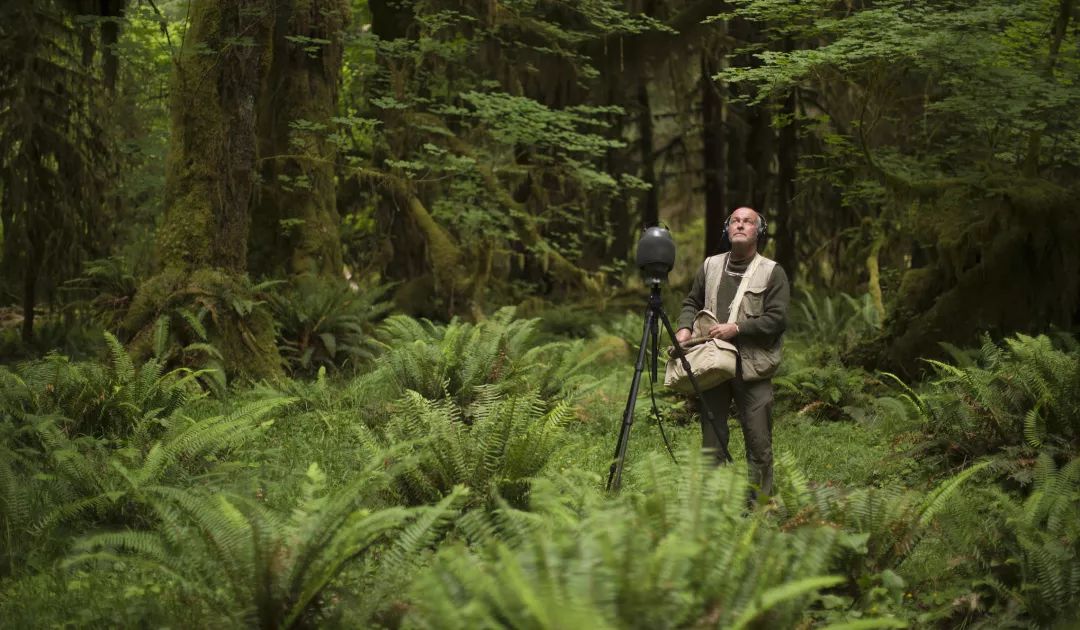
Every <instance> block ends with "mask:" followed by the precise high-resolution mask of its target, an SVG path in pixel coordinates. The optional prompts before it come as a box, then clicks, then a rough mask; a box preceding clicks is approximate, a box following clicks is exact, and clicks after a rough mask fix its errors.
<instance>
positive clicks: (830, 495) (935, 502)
mask: <svg viewBox="0 0 1080 630" xmlns="http://www.w3.org/2000/svg"><path fill="white" fill-rule="evenodd" d="M779 460H780V462H781V464H782V466H781V467H782V470H783V474H782V475H780V476H779V477H780V479H781V480H782V481H781V483H780V484H779V486H778V489H779V491H778V493H777V494H778V496H779V497H780V505H781V507H782V510H783V513H784V514H786V516H787V518H786V520H785V521H784V523H783V525H782V528H783V529H785V530H791V529H795V528H799V527H803V526H805V525H806V524H807V523H820V524H829V525H831V526H833V527H836V528H837V529H839V530H841V531H843V532H844V533H845V534H846V536H845V538H844V542H845V544H846V547H845V549H846V551H845V554H844V557H843V560H842V565H843V566H844V567H845V570H846V572H847V574H848V575H849V577H850V578H851V579H852V582H853V584H856V585H858V586H859V587H860V588H863V589H866V588H867V587H868V586H869V585H870V584H872V580H873V576H875V575H876V574H879V573H880V572H882V571H884V570H894V569H896V568H898V567H899V566H900V564H901V563H902V562H903V561H904V560H905V559H906V558H907V557H908V556H909V554H910V553H911V552H912V550H913V549H914V547H915V545H917V544H918V543H919V541H920V540H921V539H922V538H923V537H925V536H926V535H927V534H929V533H930V532H931V531H932V525H933V524H934V522H935V519H936V518H937V517H938V515H939V514H940V513H941V512H942V511H943V510H944V509H946V508H947V507H948V505H949V503H950V501H952V500H953V499H954V496H955V495H956V493H957V491H958V490H959V489H960V488H961V486H962V485H963V484H964V483H965V482H966V481H967V480H968V479H970V478H971V477H973V476H974V475H976V474H978V473H979V472H980V471H981V470H983V469H984V468H986V467H987V466H988V465H989V462H983V463H981V464H978V465H975V466H972V467H971V468H968V469H966V470H964V471H963V472H961V473H959V474H958V475H956V476H954V477H952V478H949V479H947V480H945V481H943V482H941V483H940V484H939V485H938V486H937V487H936V488H934V489H932V490H931V491H930V492H928V493H927V494H926V495H924V496H920V495H919V494H917V493H914V492H910V491H902V490H899V489H898V488H895V487H885V488H859V489H857V490H853V491H851V492H845V491H843V490H841V489H839V488H837V487H835V486H823V487H814V486H812V485H811V484H810V483H809V482H808V481H807V479H806V477H805V476H804V475H803V474H802V473H801V472H799V470H798V468H797V467H796V466H795V465H794V463H793V460H792V459H791V458H790V457H788V456H781V457H780V458H779Z"/></svg>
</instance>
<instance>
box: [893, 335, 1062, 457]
mask: <svg viewBox="0 0 1080 630" xmlns="http://www.w3.org/2000/svg"><path fill="white" fill-rule="evenodd" d="M928 363H929V364H930V365H931V366H932V367H933V369H934V371H935V372H936V377H935V379H934V380H933V381H931V382H930V383H929V384H928V385H927V387H926V388H925V392H924V393H922V394H920V393H917V392H915V391H914V390H912V389H911V388H908V387H907V386H906V385H903V383H900V387H901V389H902V390H903V394H902V395H903V397H904V398H905V400H907V401H908V403H909V404H910V405H911V406H912V408H913V409H914V410H916V412H917V413H918V414H919V415H920V416H921V417H922V418H923V420H924V422H925V426H926V431H927V434H928V439H927V441H926V443H925V444H924V445H923V447H924V448H925V449H926V450H927V451H928V452H931V453H935V454H937V455H938V456H939V457H941V458H942V459H943V460H944V461H945V462H948V463H955V462H962V461H970V460H972V459H974V458H978V457H982V456H984V455H987V454H991V453H999V452H1002V451H1003V450H1005V449H1012V450H1015V449H1017V448H1028V449H1039V448H1044V449H1050V450H1054V451H1067V452H1075V451H1076V450H1077V448H1078V447H1080V352H1078V351H1077V350H1076V349H1075V348H1074V349H1072V350H1059V349H1057V348H1055V347H1054V346H1053V344H1052V343H1051V341H1050V339H1049V338H1048V337H1046V336H1042V335H1040V336H1038V337H1029V336H1026V335H1017V336H1016V337H1013V338H1011V339H1007V340H1006V341H1005V345H1004V347H1002V346H998V345H996V344H994V343H993V342H991V341H990V340H989V339H987V340H986V341H985V342H984V343H983V345H982V348H981V349H980V352H979V356H978V357H977V360H976V361H974V362H972V363H970V364H968V365H965V366H963V367H957V366H953V365H949V364H946V363H942V362H940V361H929V362H928ZM893 378H894V380H896V381H897V382H899V379H896V378H895V377H893Z"/></svg>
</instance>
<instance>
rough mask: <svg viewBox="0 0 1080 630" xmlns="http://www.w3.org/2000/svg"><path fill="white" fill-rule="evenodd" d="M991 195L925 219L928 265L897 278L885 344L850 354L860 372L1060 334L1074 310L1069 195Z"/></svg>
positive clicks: (970, 197) (1035, 189) (1078, 268)
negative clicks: (988, 341)
mask: <svg viewBox="0 0 1080 630" xmlns="http://www.w3.org/2000/svg"><path fill="white" fill-rule="evenodd" d="M997 192H998V194H997V195H996V196H991V197H987V195H986V191H969V192H968V193H967V195H966V196H960V195H959V194H958V193H955V192H954V194H952V195H949V196H943V197H942V198H941V199H939V203H938V205H937V206H935V207H933V208H932V211H929V212H927V213H926V215H924V216H925V218H926V219H927V221H928V222H927V227H928V228H930V227H931V226H933V230H932V231H930V232H929V233H930V234H932V235H933V236H934V237H936V239H937V246H936V248H935V250H934V254H935V256H934V257H933V259H932V260H931V261H930V264H928V265H927V266H926V267H925V268H921V269H913V270H909V271H907V272H906V273H905V274H904V276H903V279H902V282H901V286H900V289H899V292H898V296H897V299H896V302H895V309H894V312H893V313H890V319H889V321H888V322H887V326H886V330H885V335H884V337H883V338H882V339H878V340H874V341H868V342H867V343H865V344H863V347H861V348H859V349H858V351H857V352H855V353H853V356H858V357H859V358H860V361H859V362H860V363H861V364H864V365H868V366H872V367H878V368H884V369H889V370H893V371H901V372H905V373H908V374H912V373H914V372H916V371H917V370H919V369H920V363H919V361H918V360H919V359H920V358H927V357H940V356H941V355H942V354H943V350H942V349H941V347H940V346H939V342H941V341H948V342H950V343H953V344H957V345H965V344H971V343H976V342H977V341H978V338H979V335H980V334H982V333H984V332H990V333H991V334H992V335H1006V334H1011V333H1013V332H1017V331H1023V332H1032V331H1041V330H1046V329H1048V328H1049V327H1051V326H1054V325H1057V326H1061V327H1066V328H1067V327H1068V326H1069V324H1070V322H1071V319H1072V317H1073V316H1074V314H1075V313H1076V312H1077V308H1078V307H1080V245H1078V243H1077V241H1076V239H1075V238H1074V237H1073V235H1075V234H1078V233H1080V217H1078V216H1077V215H1076V213H1075V212H1074V210H1073V203H1072V201H1071V199H1074V198H1076V197H1077V196H1078V195H1077V191H1068V190H1065V189H1062V188H1060V187H1058V186H1055V185H1053V184H1052V183H1049V182H1045V181H1038V180H1035V181H1032V180H1016V181H1011V182H1010V183H1009V187H1008V188H1005V189H1003V190H1000V191H997ZM946 205H947V206H948V208H946V207H945V206H946ZM933 217H938V220H937V221H936V222H931V221H929V220H930V219H931V218H933Z"/></svg>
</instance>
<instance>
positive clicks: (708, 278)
mask: <svg viewBox="0 0 1080 630" xmlns="http://www.w3.org/2000/svg"><path fill="white" fill-rule="evenodd" d="M727 256H728V255H727V254H720V255H719V256H709V257H708V258H706V259H705V310H707V311H709V312H710V313H715V312H716V293H717V291H719V290H720V281H721V280H722V279H723V276H724V267H726V266H727ZM716 259H719V260H716ZM714 261H715V262H718V263H719V265H720V271H718V272H716V273H710V272H711V271H712V269H711V267H713V266H714V265H713V262H714Z"/></svg>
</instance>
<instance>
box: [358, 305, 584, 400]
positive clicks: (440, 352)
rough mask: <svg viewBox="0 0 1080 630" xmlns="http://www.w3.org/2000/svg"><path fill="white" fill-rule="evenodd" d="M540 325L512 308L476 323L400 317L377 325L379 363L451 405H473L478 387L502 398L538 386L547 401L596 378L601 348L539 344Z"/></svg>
mask: <svg viewBox="0 0 1080 630" xmlns="http://www.w3.org/2000/svg"><path fill="white" fill-rule="evenodd" d="M537 321H538V320H536V319H515V318H514V309H513V308H512V307H507V308H502V309H500V310H499V311H498V312H496V313H495V314H494V315H492V316H491V317H490V318H488V319H486V320H484V321H482V322H480V323H477V324H470V323H466V322H461V321H460V320H458V319H454V320H451V321H450V322H449V323H448V324H446V325H445V326H444V325H439V324H435V323H433V322H431V321H428V320H416V319H413V318H411V317H407V316H404V315H395V316H392V317H389V318H387V320H386V321H385V322H384V323H383V324H382V325H381V326H380V327H379V331H378V334H377V337H378V339H379V343H380V345H381V346H382V347H383V348H384V353H383V354H382V356H381V357H380V359H379V361H378V365H380V366H381V367H380V369H382V370H384V371H385V372H386V373H387V374H388V375H389V378H390V379H391V381H392V382H393V383H394V384H395V385H396V387H397V392H398V395H400V394H401V393H404V392H405V391H407V390H413V391H416V392H418V393H419V394H420V395H422V396H423V397H424V398H427V399H429V400H439V399H443V398H450V399H452V400H453V401H454V402H455V404H457V405H458V406H459V407H461V408H466V407H468V406H469V405H470V404H471V403H472V401H473V400H475V398H476V396H477V392H478V389H477V388H479V387H480V386H484V385H490V386H494V387H496V388H498V389H499V390H500V391H503V392H523V391H525V390H527V389H528V388H530V387H532V388H536V389H538V390H539V391H540V393H541V395H542V396H544V397H552V396H555V395H557V394H559V393H561V392H568V391H572V390H573V389H574V388H575V387H576V386H579V385H582V384H585V383H587V382H589V381H590V380H591V378H590V377H589V376H588V375H587V373H586V369H587V367H588V365H589V363H590V361H591V360H592V359H594V358H595V356H596V355H598V354H601V353H603V352H604V349H603V348H599V349H597V350H595V351H591V352H589V351H586V346H585V344H584V342H583V341H581V340H577V341H570V342H566V341H557V342H551V343H546V344H539V345H536V344H535V343H534V340H535V338H536V327H537Z"/></svg>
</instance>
